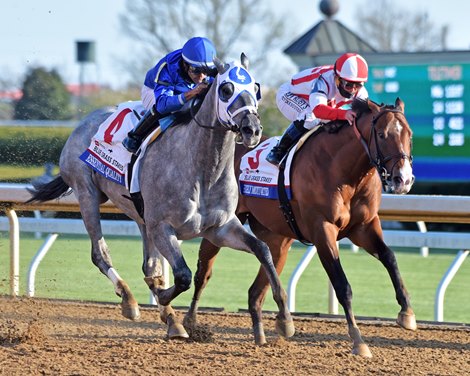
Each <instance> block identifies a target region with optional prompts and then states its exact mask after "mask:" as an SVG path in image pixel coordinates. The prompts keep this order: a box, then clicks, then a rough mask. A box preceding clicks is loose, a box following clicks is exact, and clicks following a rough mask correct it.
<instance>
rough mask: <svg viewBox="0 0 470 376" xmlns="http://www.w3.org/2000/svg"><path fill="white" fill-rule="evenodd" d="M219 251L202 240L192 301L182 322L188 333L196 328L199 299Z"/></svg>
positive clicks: (205, 240)
mask: <svg viewBox="0 0 470 376" xmlns="http://www.w3.org/2000/svg"><path fill="white" fill-rule="evenodd" d="M219 251H220V247H217V246H216V245H214V244H212V243H211V242H210V241H209V240H207V239H202V241H201V245H200V248H199V256H198V260H197V270H196V273H195V274H194V294H193V299H192V300H191V305H190V306H189V309H188V312H187V313H186V315H185V317H184V321H183V324H184V327H185V328H186V329H187V330H189V331H190V332H191V331H193V330H194V329H195V328H196V326H197V310H198V306H199V299H200V298H201V294H202V291H203V290H204V289H205V287H206V286H207V283H208V282H209V279H210V278H211V276H212V267H213V265H214V262H215V258H216V257H217V254H218V253H219Z"/></svg>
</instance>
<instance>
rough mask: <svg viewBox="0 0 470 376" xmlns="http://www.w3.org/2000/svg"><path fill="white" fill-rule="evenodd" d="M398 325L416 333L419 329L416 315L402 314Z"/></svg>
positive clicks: (399, 316) (399, 315)
mask: <svg viewBox="0 0 470 376" xmlns="http://www.w3.org/2000/svg"><path fill="white" fill-rule="evenodd" d="M397 324H398V325H400V326H401V327H402V328H404V329H408V330H413V331H415V330H416V329H418V325H417V324H416V316H415V314H414V313H406V312H400V313H399V314H398V318H397Z"/></svg>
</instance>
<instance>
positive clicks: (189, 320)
mask: <svg viewBox="0 0 470 376" xmlns="http://www.w3.org/2000/svg"><path fill="white" fill-rule="evenodd" d="M196 325H197V324H196V320H195V319H194V318H193V317H191V316H187V315H186V316H184V319H183V326H184V327H185V328H186V329H188V330H190V331H191V330H193V329H194V328H195V327H196Z"/></svg>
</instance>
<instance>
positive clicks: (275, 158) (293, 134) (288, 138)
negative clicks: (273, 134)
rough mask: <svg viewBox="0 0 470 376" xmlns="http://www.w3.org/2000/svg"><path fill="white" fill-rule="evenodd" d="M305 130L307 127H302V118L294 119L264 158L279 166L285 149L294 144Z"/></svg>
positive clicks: (285, 151)
mask: <svg viewBox="0 0 470 376" xmlns="http://www.w3.org/2000/svg"><path fill="white" fill-rule="evenodd" d="M307 131H308V129H305V128H304V121H303V120H296V121H294V122H293V123H292V124H291V125H289V127H288V128H287V129H286V131H285V132H284V134H283V135H282V137H281V139H280V140H279V143H278V144H277V145H276V146H274V147H273V148H272V149H271V151H270V152H269V154H268V155H267V157H266V160H267V161H268V162H269V163H271V164H273V165H275V166H279V163H281V160H282V158H284V156H285V155H286V153H287V151H288V150H289V149H290V148H291V147H292V146H294V145H295V143H296V142H297V141H299V140H300V137H302V136H303V135H304V134H305V133H306V132H307Z"/></svg>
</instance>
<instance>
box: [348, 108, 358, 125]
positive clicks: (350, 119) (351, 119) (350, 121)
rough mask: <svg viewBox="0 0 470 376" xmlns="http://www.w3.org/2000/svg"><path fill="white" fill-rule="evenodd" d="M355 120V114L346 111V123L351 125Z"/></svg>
mask: <svg viewBox="0 0 470 376" xmlns="http://www.w3.org/2000/svg"><path fill="white" fill-rule="evenodd" d="M355 119H356V113H355V112H354V111H353V110H347V111H346V120H347V121H348V123H349V124H350V125H351V124H352V123H354V120H355Z"/></svg>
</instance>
